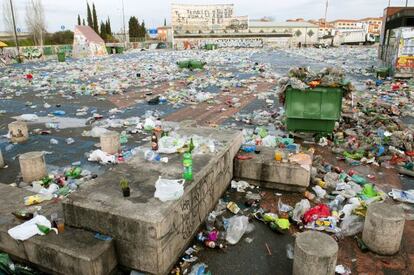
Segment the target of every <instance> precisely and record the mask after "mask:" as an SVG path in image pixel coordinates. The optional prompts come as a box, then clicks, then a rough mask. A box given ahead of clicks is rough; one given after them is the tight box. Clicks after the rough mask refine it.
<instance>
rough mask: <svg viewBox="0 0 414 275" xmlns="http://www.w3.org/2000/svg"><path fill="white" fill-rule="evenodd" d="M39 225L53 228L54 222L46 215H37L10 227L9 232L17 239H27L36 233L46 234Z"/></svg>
mask: <svg viewBox="0 0 414 275" xmlns="http://www.w3.org/2000/svg"><path fill="white" fill-rule="evenodd" d="M37 225H42V226H45V227H47V228H49V229H50V228H52V224H51V223H50V221H49V220H48V219H47V218H46V217H45V216H42V215H37V216H36V217H34V218H33V219H31V220H29V221H27V222H25V223H22V224H20V225H18V226H16V227H13V228H12V229H9V231H7V233H9V235H10V236H11V237H12V238H13V239H15V240H19V241H25V240H27V239H30V238H31V237H33V236H35V235H44V233H43V232H42V231H40V230H39V227H38V226H37Z"/></svg>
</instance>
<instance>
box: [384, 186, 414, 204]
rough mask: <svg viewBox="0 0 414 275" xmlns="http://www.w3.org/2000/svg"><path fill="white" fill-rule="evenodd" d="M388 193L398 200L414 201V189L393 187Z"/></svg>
mask: <svg viewBox="0 0 414 275" xmlns="http://www.w3.org/2000/svg"><path fill="white" fill-rule="evenodd" d="M388 195H389V196H390V197H392V198H393V199H394V200H397V201H401V202H408V203H414V190H406V191H404V190H399V189H392V191H391V192H390V193H389V194H388Z"/></svg>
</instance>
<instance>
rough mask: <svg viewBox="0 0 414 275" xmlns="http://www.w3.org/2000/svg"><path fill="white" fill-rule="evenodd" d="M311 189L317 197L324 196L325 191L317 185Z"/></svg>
mask: <svg viewBox="0 0 414 275" xmlns="http://www.w3.org/2000/svg"><path fill="white" fill-rule="evenodd" d="M312 190H313V191H314V192H315V193H316V196H318V198H321V199H323V198H325V196H326V191H325V190H324V189H323V188H322V187H320V186H319V185H316V186H314V187H312Z"/></svg>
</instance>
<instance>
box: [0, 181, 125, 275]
mask: <svg viewBox="0 0 414 275" xmlns="http://www.w3.org/2000/svg"><path fill="white" fill-rule="evenodd" d="M29 195H32V193H31V192H29V191H26V190H23V189H20V188H17V187H11V186H8V185H5V184H2V183H0V198H1V200H2V203H1V204H0V250H1V251H4V252H6V253H9V254H10V255H13V256H14V257H16V258H19V259H21V260H23V261H28V262H30V263H32V264H34V265H36V266H38V267H39V268H41V269H43V270H46V271H48V272H50V273H51V274H68V275H69V274H70V275H72V274H82V275H84V274H85V275H95V274H110V272H111V271H112V270H114V269H115V267H116V265H117V261H116V255H115V246H114V241H107V242H106V241H100V240H98V239H96V238H94V233H93V232H87V231H84V230H81V229H75V228H70V227H68V226H65V231H64V232H63V233H61V234H59V235H56V234H55V233H50V234H48V235H47V236H35V237H32V238H30V239H28V240H26V241H24V242H20V241H16V240H14V239H12V238H11V237H10V236H9V234H8V233H7V231H8V230H9V229H10V228H12V227H14V226H16V225H18V224H20V223H21V221H19V220H18V219H16V218H15V217H14V216H13V215H12V214H11V213H12V212H13V211H16V210H18V209H22V208H24V203H23V198H24V197H25V196H29ZM41 206H42V210H41V211H40V214H42V215H44V216H45V217H47V218H49V219H50V215H51V214H52V213H58V215H59V216H61V217H62V209H61V205H60V204H56V203H43V204H41Z"/></svg>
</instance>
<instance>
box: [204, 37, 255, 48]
mask: <svg viewBox="0 0 414 275" xmlns="http://www.w3.org/2000/svg"><path fill="white" fill-rule="evenodd" d="M209 43H213V44H216V45H217V47H218V48H262V47H263V39H261V38H246V39H243V38H228V39H217V40H214V41H211V42H209ZM205 44H208V43H207V42H206V43H205Z"/></svg>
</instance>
